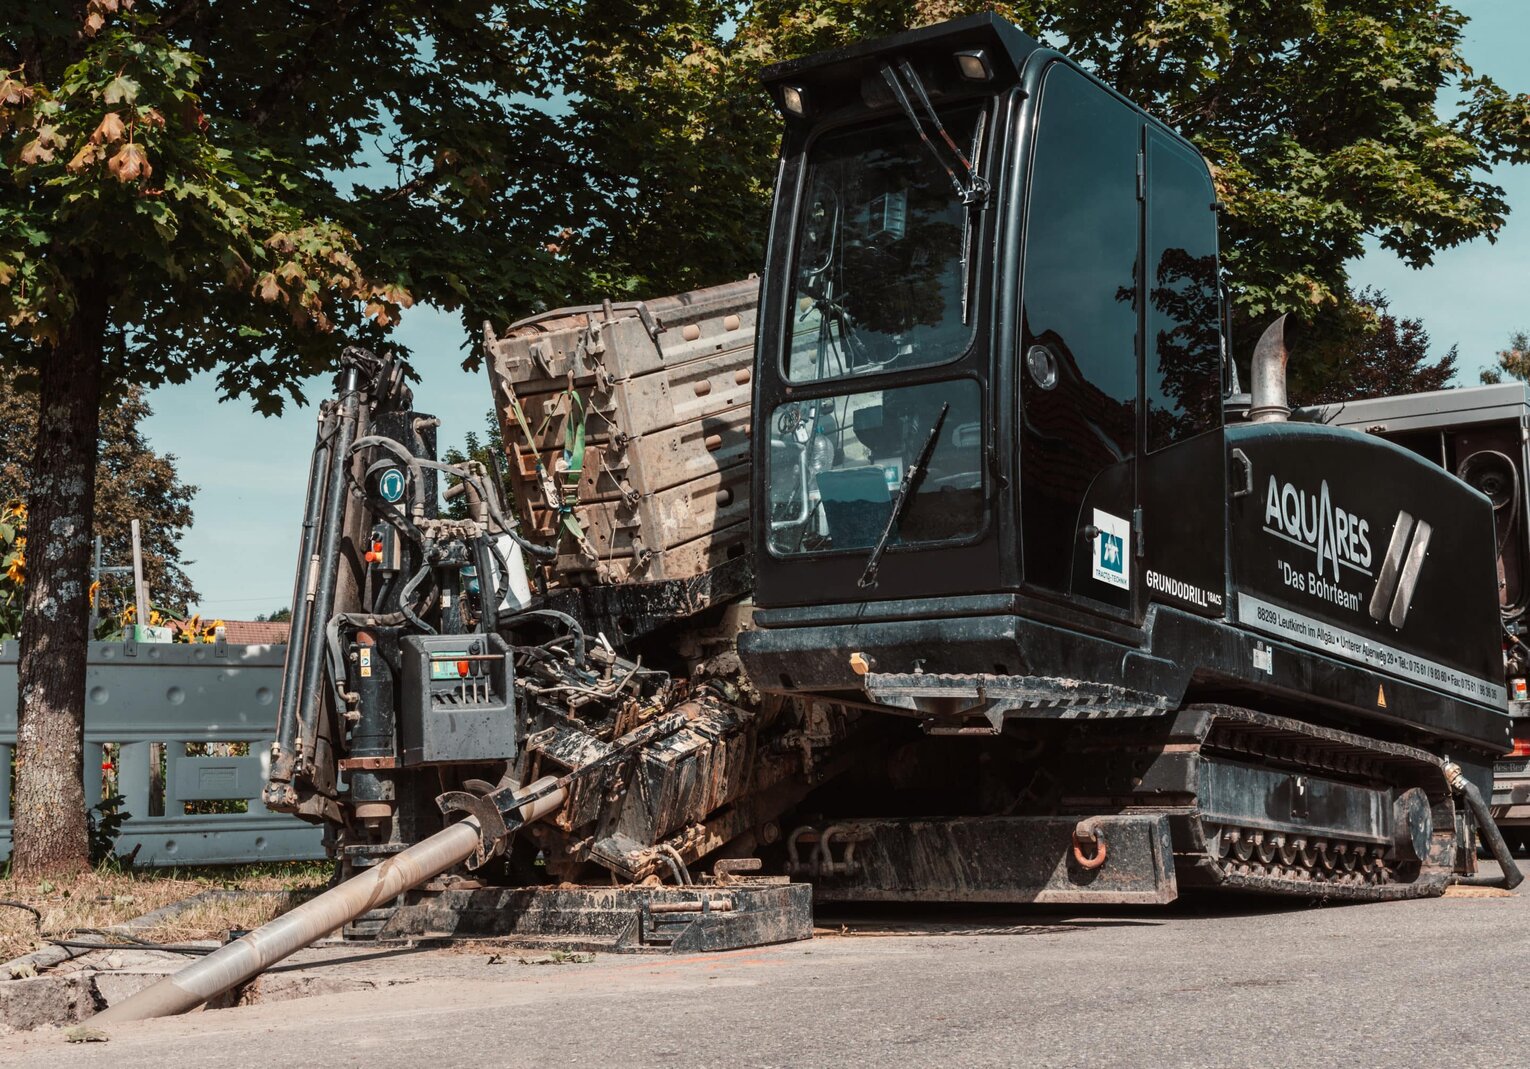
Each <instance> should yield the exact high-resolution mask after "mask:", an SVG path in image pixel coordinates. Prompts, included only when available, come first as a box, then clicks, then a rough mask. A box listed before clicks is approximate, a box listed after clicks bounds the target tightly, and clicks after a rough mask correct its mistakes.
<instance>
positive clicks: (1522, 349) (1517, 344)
mask: <svg viewBox="0 0 1530 1069" xmlns="http://www.w3.org/2000/svg"><path fill="white" fill-rule="evenodd" d="M1505 375H1507V376H1509V377H1510V378H1511V379H1519V380H1520V381H1521V382H1530V334H1527V333H1525V332H1524V331H1522V330H1521V331H1516V332H1515V333H1513V334H1510V335H1509V347H1508V348H1507V349H1500V350H1499V351H1498V366H1497V367H1492V368H1484V369H1483V371H1482V375H1481V378H1482V382H1483V385H1485V386H1491V385H1493V384H1495V383H1499V382H1502V381H1503V377H1504V376H1505Z"/></svg>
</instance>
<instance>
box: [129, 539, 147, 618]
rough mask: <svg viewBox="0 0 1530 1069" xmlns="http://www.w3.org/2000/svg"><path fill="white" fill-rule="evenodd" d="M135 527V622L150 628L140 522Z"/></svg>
mask: <svg viewBox="0 0 1530 1069" xmlns="http://www.w3.org/2000/svg"><path fill="white" fill-rule="evenodd" d="M132 527H133V598H134V606H135V610H136V618H135V620H134V622H135V623H136V624H137V625H138V626H139V627H148V626H149V588H148V587H147V586H146V585H144V581H143V544H142V543H141V542H140V541H139V540H138V521H137V520H134V521H133V523H132Z"/></svg>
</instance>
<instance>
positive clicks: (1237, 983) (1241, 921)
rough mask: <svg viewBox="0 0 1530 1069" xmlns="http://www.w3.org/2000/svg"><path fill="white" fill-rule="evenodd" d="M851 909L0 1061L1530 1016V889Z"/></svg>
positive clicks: (979, 1040)
mask: <svg viewBox="0 0 1530 1069" xmlns="http://www.w3.org/2000/svg"><path fill="white" fill-rule="evenodd" d="M1527 886H1530V885H1527ZM825 920H827V918H820V922H821V923H822V922H823V921H825ZM847 923H848V927H847V929H846V932H845V934H829V935H825V936H822V937H820V938H817V939H815V940H814V941H812V942H811V943H805V944H792V945H787V946H779V947H771V948H765V949H760V950H752V951H740V952H735V953H731V954H720V955H705V956H696V957H687V958H665V957H624V956H609V955H602V956H598V957H597V958H596V960H594V961H592V962H588V963H579V964H521V963H518V961H517V956H516V954H515V953H514V952H513V951H512V952H510V953H508V954H505V953H499V954H495V953H494V951H493V949H492V948H481V949H472V950H455V951H441V950H434V951H411V952H406V953H396V954H390V955H386V956H381V957H376V956H374V957H369V958H366V959H365V960H350V961H339V962H331V963H330V964H328V965H325V966H322V967H319V968H314V969H309V970H304V972H303V975H305V976H309V975H312V976H315V977H323V979H322V980H316V981H315V986H316V987H318V988H322V987H325V986H329V985H338V986H342V987H344V986H350V987H357V986H361V985H366V986H368V987H369V988H370V989H369V990H350V991H341V992H333V993H328V994H319V995H315V996H313V997H308V998H302V999H298V1000H295V1001H286V1002H267V1003H263V1004H257V1005H253V1006H248V1007H242V1008H238V1009H232V1010H220V1011H214V1012H208V1013H200V1014H193V1015H189V1016H186V1017H181V1018H175V1019H170V1020H162V1021H148V1022H143V1023H139V1024H131V1025H120V1026H117V1027H115V1028H113V1029H112V1030H111V1039H110V1041H109V1042H106V1043H94V1044H88V1045H85V1044H82V1045H70V1044H66V1043H65V1042H64V1039H63V1037H62V1035H61V1034H60V1033H58V1032H47V1033H34V1034H30V1035H27V1036H13V1037H8V1038H0V1064H4V1065H18V1066H20V1065H25V1066H27V1067H28V1069H46V1067H50V1066H65V1065H68V1066H76V1065H78V1066H90V1065H101V1066H111V1067H112V1069H131V1067H140V1066H141V1067H146V1069H147V1067H152V1069H165V1067H167V1066H199V1067H200V1066H238V1067H243V1066H248V1067H252V1069H254V1067H259V1069H280V1067H303V1069H307V1067H310V1066H368V1067H378V1066H432V1067H434V1066H453V1065H461V1066H501V1065H503V1066H528V1067H533V1066H534V1067H538V1069H546V1067H552V1066H602V1067H606V1069H611V1067H621V1066H647V1065H665V1066H688V1065H718V1066H729V1067H752V1066H793V1067H799V1066H833V1065H857V1066H859V1065H875V1066H877V1067H878V1069H891V1067H896V1066H919V1067H920V1069H929V1067H943V1066H1011V1065H1038V1066H1054V1065H1055V1066H1131V1067H1137V1066H1180V1065H1184V1066H1203V1065H1204V1066H1252V1065H1258V1066H1263V1065H1277V1066H1303V1065H1333V1064H1345V1065H1356V1066H1366V1067H1372V1066H1409V1067H1414V1066H1431V1065H1450V1066H1452V1067H1461V1066H1497V1065H1505V1066H1507V1065H1516V1066H1518V1065H1523V1064H1524V1063H1525V1054H1524V1051H1525V1049H1526V1040H1527V1039H1530V1025H1527V1023H1526V1022H1527V1018H1530V896H1522V895H1516V896H1514V897H1491V898H1482V897H1473V898H1456V897H1452V898H1445V899H1438V900H1432V901H1425V902H1404V903H1394V904H1384V905H1364V906H1328V907H1311V906H1298V907H1290V906H1279V905H1270V904H1266V903H1259V902H1252V901H1235V902H1234V903H1233V904H1231V905H1227V904H1222V905H1208V904H1205V903H1200V904H1196V903H1189V904H1186V903H1180V904H1176V905H1175V906H1173V907H1170V908H1167V909H1164V910H1159V911H1151V912H1150V911H1143V910H1134V911H1121V910H1101V911H1091V912H1089V913H1084V914H1068V913H1063V912H1056V911H1052V912H1041V911H1037V910H1023V909H1017V910H1013V911H1008V912H1004V913H993V912H991V911H990V912H987V913H984V914H981V915H979V914H961V913H946V914H941V915H936V916H931V915H929V914H924V915H922V916H921V915H914V914H908V913H903V914H897V915H892V914H887V913H881V914H858V915H851V916H849V917H848V918H847ZM353 957H355V956H354V955H353ZM491 962H493V963H491ZM293 975H295V974H293Z"/></svg>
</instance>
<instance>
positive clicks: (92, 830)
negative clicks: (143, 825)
mask: <svg viewBox="0 0 1530 1069" xmlns="http://www.w3.org/2000/svg"><path fill="white" fill-rule="evenodd" d="M125 801H127V799H126V798H124V797H123V796H122V795H120V794H109V795H107V796H106V797H105V798H103V799H101V801H99V802H97V803H96V804H95V805H94V806H92V807H91V809H90V811H89V812H88V813H86V814H85V824H86V829H87V831H88V832H89V835H90V864H91V867H92V868H100V867H101V866H102V865H116V864H119V863H120V860H119V858H118V857H117V840H118V839H119V838H121V837H122V825H123V824H124V823H126V822H127V820H128V819H129V818H130V817H131V816H132V815H133V814H131V813H129V812H128V811H127V810H125V809H123V808H122V803H123V802H125Z"/></svg>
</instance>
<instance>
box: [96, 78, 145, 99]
mask: <svg viewBox="0 0 1530 1069" xmlns="http://www.w3.org/2000/svg"><path fill="white" fill-rule="evenodd" d="M101 99H102V100H104V101H106V103H108V104H131V103H133V102H134V101H135V100H137V99H138V83H137V82H135V81H133V79H131V78H129V77H128V76H127V75H125V74H119V75H117V77H115V78H113V79H112V80H111V81H110V82H107V83H106V90H105V92H103V93H102V94H101Z"/></svg>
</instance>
